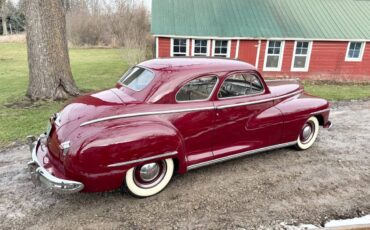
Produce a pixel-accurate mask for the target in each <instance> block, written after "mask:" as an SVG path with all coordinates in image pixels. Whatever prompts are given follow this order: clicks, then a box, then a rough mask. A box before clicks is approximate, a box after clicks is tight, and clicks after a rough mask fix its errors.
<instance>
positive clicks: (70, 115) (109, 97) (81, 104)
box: [47, 88, 139, 159]
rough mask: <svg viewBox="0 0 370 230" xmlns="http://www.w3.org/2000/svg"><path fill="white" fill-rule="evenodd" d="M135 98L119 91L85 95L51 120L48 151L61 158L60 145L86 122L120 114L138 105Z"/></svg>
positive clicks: (113, 90)
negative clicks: (125, 109) (132, 105)
mask: <svg viewBox="0 0 370 230" xmlns="http://www.w3.org/2000/svg"><path fill="white" fill-rule="evenodd" d="M136 103H139V102H137V101H136V100H135V99H134V98H132V97H130V96H129V95H127V94H125V93H124V92H122V91H121V90H118V89H115V88H114V89H110V90H105V91H102V92H98V93H94V94H90V95H85V96H81V97H78V98H76V99H75V100H74V101H72V103H70V104H68V105H67V106H65V107H64V108H63V109H62V110H61V111H60V112H59V113H57V114H56V116H55V119H51V126H52V127H51V131H50V134H49V138H48V144H47V145H48V146H47V147H48V150H49V151H50V153H51V154H52V155H53V157H55V158H58V159H59V158H60V154H61V152H62V151H61V149H60V147H59V146H60V145H61V144H62V143H63V142H65V141H69V139H68V138H69V136H70V134H71V133H73V132H74V131H75V130H76V129H77V128H79V127H80V125H81V124H82V123H84V122H86V121H89V120H93V119H97V118H100V117H105V116H112V115H116V114H120V113H121V111H122V110H123V109H124V107H125V106H127V105H128V104H136Z"/></svg>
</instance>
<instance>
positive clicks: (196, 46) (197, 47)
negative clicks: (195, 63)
mask: <svg viewBox="0 0 370 230" xmlns="http://www.w3.org/2000/svg"><path fill="white" fill-rule="evenodd" d="M192 46H193V56H209V40H204V39H194V40H193V45H192Z"/></svg>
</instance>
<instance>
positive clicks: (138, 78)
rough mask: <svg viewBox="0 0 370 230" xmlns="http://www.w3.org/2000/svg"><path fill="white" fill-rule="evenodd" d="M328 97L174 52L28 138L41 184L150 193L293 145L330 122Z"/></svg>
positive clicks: (249, 69) (243, 67) (232, 64)
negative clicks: (205, 169)
mask: <svg viewBox="0 0 370 230" xmlns="http://www.w3.org/2000/svg"><path fill="white" fill-rule="evenodd" d="M329 110H330V109H329V104H328V102H327V101H326V100H324V99H321V98H317V97H314V96H311V95H308V94H306V93H305V92H304V91H303V86H302V85H301V84H299V83H298V82H297V81H295V80H273V81H264V79H263V78H262V77H261V75H260V74H259V73H258V72H257V71H256V69H255V68H254V67H253V66H252V65H249V64H247V63H245V62H242V61H236V60H227V59H213V58H212V59H210V58H167V59H154V60H149V61H145V62H142V63H140V64H138V65H136V66H134V67H133V68H131V69H129V70H128V71H127V72H126V73H125V74H124V75H123V77H122V78H121V79H120V80H119V82H118V83H117V85H116V87H115V88H113V89H109V90H105V91H102V92H99V93H94V94H91V95H87V96H82V97H79V98H77V99H75V100H74V101H73V102H72V103H70V104H68V105H67V106H65V108H63V109H62V110H61V111H60V112H59V113H56V114H54V115H53V116H52V117H51V119H50V126H49V127H48V129H47V131H46V132H45V133H44V134H42V135H41V136H40V137H38V138H35V137H32V136H30V137H29V138H28V140H29V143H30V148H31V152H32V161H31V162H29V163H28V167H29V170H30V172H31V177H32V179H33V181H34V183H36V184H43V185H46V186H47V187H48V188H50V189H52V190H54V191H56V192H61V193H73V192H79V191H83V192H98V191H106V190H113V189H117V188H123V189H125V190H127V191H128V192H129V193H131V194H132V195H134V196H137V197H147V196H152V195H154V194H156V193H159V192H160V191H162V190H163V189H164V188H165V187H166V185H167V184H168V183H169V181H170V180H171V177H172V175H173V173H174V172H175V171H176V172H178V173H185V172H186V171H188V170H192V169H195V168H199V167H202V166H206V165H210V164H214V163H218V162H221V161H225V160H230V159H234V158H237V157H242V156H245V155H249V154H254V153H258V152H263V151H267V150H271V149H276V148H282V147H286V146H293V145H295V146H296V147H297V148H298V149H300V150H303V149H307V148H309V147H311V146H312V144H313V143H314V141H315V140H316V137H317V135H318V132H319V126H323V127H324V128H329V127H330V126H331V122H330V121H329V120H328V117H329Z"/></svg>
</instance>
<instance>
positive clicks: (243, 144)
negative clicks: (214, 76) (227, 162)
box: [213, 71, 283, 158]
mask: <svg viewBox="0 0 370 230" xmlns="http://www.w3.org/2000/svg"><path fill="white" fill-rule="evenodd" d="M221 84H222V85H221V86H220V88H219V91H218V93H217V99H216V100H215V107H216V114H215V117H216V118H215V127H214V149H213V153H214V156H215V158H218V157H223V156H227V155H230V154H236V153H241V152H245V151H248V150H253V149H257V148H261V147H265V146H268V145H273V144H277V143H279V141H280V138H281V132H282V127H283V117H282V114H281V112H280V111H279V110H278V109H276V108H275V107H274V106H273V105H274V102H273V100H271V95H270V93H269V91H268V89H267V88H266V87H267V86H266V85H264V84H263V82H262V80H261V77H260V76H259V75H258V73H257V72H254V71H253V72H235V73H231V74H229V75H228V76H227V77H226V78H225V80H224V81H223V82H222V83H221Z"/></svg>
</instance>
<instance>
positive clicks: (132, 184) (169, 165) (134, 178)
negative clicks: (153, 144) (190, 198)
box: [124, 158, 174, 197]
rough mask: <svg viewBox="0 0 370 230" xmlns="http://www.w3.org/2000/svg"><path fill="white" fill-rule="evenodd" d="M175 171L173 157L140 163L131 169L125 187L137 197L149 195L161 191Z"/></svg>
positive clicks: (127, 174)
mask: <svg viewBox="0 0 370 230" xmlns="http://www.w3.org/2000/svg"><path fill="white" fill-rule="evenodd" d="M173 172H174V163H173V160H172V159H171V158H169V159H165V160H161V161H156V162H151V163H147V164H143V165H139V166H136V167H133V168H131V169H129V170H128V171H127V173H126V177H125V182H124V185H125V188H126V189H127V190H128V192H129V193H131V195H133V196H135V197H148V196H153V195H155V194H157V193H159V192H161V191H162V190H163V189H164V188H165V187H166V186H167V184H168V183H169V182H170V180H171V178H172V175H173Z"/></svg>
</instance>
